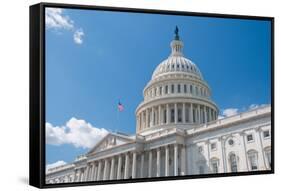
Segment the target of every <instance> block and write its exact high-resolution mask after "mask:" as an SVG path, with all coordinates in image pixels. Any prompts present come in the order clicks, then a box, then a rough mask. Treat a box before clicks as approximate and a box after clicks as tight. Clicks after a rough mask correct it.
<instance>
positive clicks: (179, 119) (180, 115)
mask: <svg viewBox="0 0 281 191" xmlns="http://www.w3.org/2000/svg"><path fill="white" fill-rule="evenodd" d="M178 122H179V123H181V122H182V112H181V108H179V109H178Z"/></svg>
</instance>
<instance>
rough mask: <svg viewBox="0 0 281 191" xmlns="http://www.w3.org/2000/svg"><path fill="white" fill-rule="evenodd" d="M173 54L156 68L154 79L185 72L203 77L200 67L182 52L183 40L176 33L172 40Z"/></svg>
mask: <svg viewBox="0 0 281 191" xmlns="http://www.w3.org/2000/svg"><path fill="white" fill-rule="evenodd" d="M170 46H171V55H170V56H169V57H168V58H167V59H166V60H164V61H162V62H161V63H160V64H159V65H158V66H157V67H156V69H155V70H154V72H153V75H152V79H156V78H158V77H160V76H164V75H166V74H175V73H184V74H188V75H191V76H194V77H197V78H199V79H203V78H202V75H201V72H200V70H199V69H198V67H197V66H196V65H195V64H194V63H193V62H192V61H191V60H189V59H187V58H185V57H184V55H183V53H182V48H183V42H182V41H181V40H180V39H179V36H178V35H176V37H175V39H174V40H173V41H172V42H171V44H170Z"/></svg>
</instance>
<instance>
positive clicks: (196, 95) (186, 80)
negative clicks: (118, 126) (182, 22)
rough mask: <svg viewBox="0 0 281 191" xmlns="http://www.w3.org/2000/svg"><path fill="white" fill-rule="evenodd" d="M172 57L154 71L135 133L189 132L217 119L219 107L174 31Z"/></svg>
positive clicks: (137, 111)
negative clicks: (187, 56) (186, 130)
mask: <svg viewBox="0 0 281 191" xmlns="http://www.w3.org/2000/svg"><path fill="white" fill-rule="evenodd" d="M170 46H171V54H170V55H169V56H168V58H167V59H165V60H164V61H162V62H161V63H160V64H159V65H158V66H157V67H156V69H155V70H154V72H153V74H152V77H151V80H150V81H149V82H148V83H147V84H146V86H145V87H144V89H143V101H142V102H141V103H140V104H139V105H138V107H137V108H136V111H135V112H136V113H135V114H136V132H137V134H140V135H144V134H147V133H151V132H157V131H158V130H161V129H167V130H168V129H170V128H174V127H176V128H179V129H190V128H194V127H195V126H198V125H201V124H206V123H209V122H212V121H214V120H216V119H217V118H218V113H219V110H218V107H217V106H216V104H215V103H214V102H213V101H212V99H211V90H210V87H209V85H208V83H207V82H206V81H205V80H204V79H203V76H202V74H201V72H200V70H199V68H198V67H197V66H196V65H195V64H194V63H193V62H192V61H191V60H189V59H187V58H185V57H184V55H183V52H182V49H183V42H182V41H181V40H180V38H179V35H178V28H177V27H176V30H175V37H174V39H173V40H172V42H171V44H170Z"/></svg>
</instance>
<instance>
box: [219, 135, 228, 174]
mask: <svg viewBox="0 0 281 191" xmlns="http://www.w3.org/2000/svg"><path fill="white" fill-rule="evenodd" d="M219 140H220V144H221V156H222V163H223V170H224V173H226V172H227V161H226V155H225V147H224V143H225V139H224V138H223V137H220V138H219Z"/></svg>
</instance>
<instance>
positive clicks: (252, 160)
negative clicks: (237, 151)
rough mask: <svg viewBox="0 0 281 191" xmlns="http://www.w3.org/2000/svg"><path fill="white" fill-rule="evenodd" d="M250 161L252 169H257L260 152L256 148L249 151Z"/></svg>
mask: <svg viewBox="0 0 281 191" xmlns="http://www.w3.org/2000/svg"><path fill="white" fill-rule="evenodd" d="M247 154H248V161H249V165H250V168H251V170H257V169H258V152H257V151H255V150H250V151H248V153H247Z"/></svg>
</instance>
